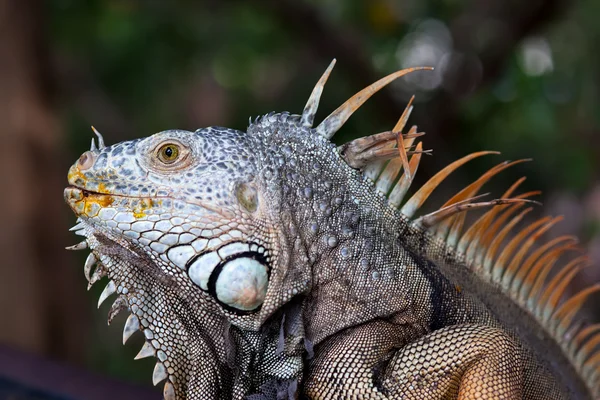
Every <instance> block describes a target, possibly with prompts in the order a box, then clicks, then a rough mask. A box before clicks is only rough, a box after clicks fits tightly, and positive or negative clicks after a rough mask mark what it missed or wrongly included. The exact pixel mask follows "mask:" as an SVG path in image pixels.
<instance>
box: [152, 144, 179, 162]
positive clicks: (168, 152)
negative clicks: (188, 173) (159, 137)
mask: <svg viewBox="0 0 600 400" xmlns="http://www.w3.org/2000/svg"><path fill="white" fill-rule="evenodd" d="M157 156H158V159H159V160H160V161H162V162H163V163H165V164H172V163H174V162H175V161H177V158H178V157H179V146H178V145H176V144H175V143H167V144H164V145H162V146H161V147H160V148H159V149H158V153H157Z"/></svg>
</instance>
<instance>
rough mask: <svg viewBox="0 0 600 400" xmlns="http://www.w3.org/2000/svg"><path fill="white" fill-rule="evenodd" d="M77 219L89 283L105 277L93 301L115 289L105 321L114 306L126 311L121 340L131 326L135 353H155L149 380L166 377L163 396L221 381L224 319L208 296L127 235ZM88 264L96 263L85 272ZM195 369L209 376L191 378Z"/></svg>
mask: <svg viewBox="0 0 600 400" xmlns="http://www.w3.org/2000/svg"><path fill="white" fill-rule="evenodd" d="M79 221H80V222H79V223H78V225H76V227H75V228H77V231H76V233H77V234H79V235H82V236H84V237H85V238H86V239H85V243H86V244H87V246H88V247H89V249H90V250H91V253H90V255H89V256H88V259H87V260H86V263H85V266H84V270H85V274H86V277H87V278H88V280H89V282H90V285H89V287H91V285H93V284H94V283H96V282H97V281H99V280H101V279H102V278H103V277H107V278H108V283H107V285H106V287H105V289H104V291H103V292H102V293H101V295H100V298H99V301H98V307H100V306H101V305H102V303H103V302H104V301H105V300H106V299H107V298H108V297H110V296H112V295H113V294H117V297H116V298H115V299H114V302H113V304H112V306H111V308H110V311H109V314H108V315H109V316H108V323H109V324H110V323H111V322H112V320H113V318H114V317H115V316H116V315H117V314H118V313H119V312H120V311H123V310H127V311H128V312H129V313H130V315H129V316H128V318H127V321H126V322H125V326H124V329H123V344H125V343H126V342H127V340H128V339H129V338H130V337H131V336H132V335H133V334H134V333H135V332H138V331H139V332H142V333H143V334H144V337H145V342H144V346H143V347H142V349H141V350H140V351H139V353H138V355H137V356H136V357H135V358H136V359H141V358H146V357H150V356H154V357H155V358H156V359H157V362H156V366H155V368H154V371H153V375H152V381H153V383H154V384H155V385H157V384H158V383H160V382H162V381H165V380H166V382H165V386H164V396H165V399H169V400H171V399H175V398H184V397H185V393H187V392H188V391H190V390H191V388H192V386H195V390H204V389H202V388H201V387H202V386H203V385H210V386H215V385H218V384H219V382H221V381H220V380H219V379H223V378H225V379H227V374H228V367H227V365H226V354H225V350H224V337H223V336H224V335H223V332H225V330H226V320H225V319H224V318H223V317H222V315H220V314H219V313H218V308H217V306H216V305H213V307H212V309H211V307H210V305H207V304H209V303H208V302H206V301H203V300H202V299H200V298H199V297H198V291H197V288H196V287H195V286H194V285H193V284H191V282H190V281H189V279H187V278H185V277H184V276H179V275H177V269H178V268H177V267H175V268H172V267H171V268H169V267H168V266H167V265H165V262H164V261H163V260H161V259H160V258H153V257H150V256H149V255H148V253H147V252H146V251H145V250H143V249H141V248H140V247H139V246H138V245H137V244H136V243H135V242H134V241H133V240H131V239H129V238H127V237H123V236H119V235H115V234H114V233H113V232H111V231H110V229H106V227H102V226H99V225H97V224H96V222H95V221H94V220H93V219H90V218H86V217H84V218H81V219H79ZM93 264H96V268H95V270H94V272H93V273H92V274H91V276H90V270H91V269H92V268H93ZM181 275H183V273H181ZM89 287H88V288H89ZM182 318H184V319H185V323H184V321H183V319H182ZM190 326H193V329H189V328H190ZM190 344H191V347H190ZM194 371H196V372H194ZM198 371H202V375H204V376H207V377H210V376H212V378H210V379H206V380H205V379H202V380H200V381H195V382H191V381H190V380H189V379H190V377H192V376H195V375H196V374H197V373H198ZM219 377H220V378H219ZM221 383H222V382H221ZM206 390H208V391H212V392H215V391H217V392H218V390H219V389H218V388H211V389H206Z"/></svg>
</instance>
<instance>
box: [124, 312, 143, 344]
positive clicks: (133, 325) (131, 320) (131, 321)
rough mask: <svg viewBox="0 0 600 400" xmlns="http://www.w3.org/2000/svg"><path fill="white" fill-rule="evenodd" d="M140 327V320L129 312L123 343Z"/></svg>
mask: <svg viewBox="0 0 600 400" xmlns="http://www.w3.org/2000/svg"><path fill="white" fill-rule="evenodd" d="M139 329H140V320H139V319H138V317H136V316H135V315H133V314H129V317H127V321H125V326H124V327H123V344H125V343H127V341H128V340H129V338H130V337H131V336H132V335H133V334H134V333H135V332H137V331H139Z"/></svg>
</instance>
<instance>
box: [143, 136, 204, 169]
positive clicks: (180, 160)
mask: <svg viewBox="0 0 600 400" xmlns="http://www.w3.org/2000/svg"><path fill="white" fill-rule="evenodd" d="M168 145H172V146H174V147H175V148H176V149H177V150H176V151H177V153H178V154H177V156H178V157H177V158H176V159H174V160H172V161H166V160H163V159H161V155H160V151H161V150H162V149H163V148H165V146H168ZM150 154H151V155H150V163H149V164H150V166H152V167H153V168H155V169H157V170H159V171H173V170H181V169H184V168H186V167H189V166H190V165H191V164H192V163H193V161H194V157H192V151H191V149H190V147H189V146H187V145H185V144H183V143H181V142H180V141H179V140H176V139H167V140H163V141H161V142H160V143H158V144H157V145H156V146H154V148H153V149H152V151H151V152H150Z"/></svg>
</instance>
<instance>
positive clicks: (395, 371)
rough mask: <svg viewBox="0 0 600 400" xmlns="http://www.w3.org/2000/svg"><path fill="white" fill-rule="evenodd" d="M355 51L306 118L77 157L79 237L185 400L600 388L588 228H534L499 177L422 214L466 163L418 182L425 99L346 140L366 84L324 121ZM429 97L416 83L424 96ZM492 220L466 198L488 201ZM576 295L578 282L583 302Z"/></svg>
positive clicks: (175, 135) (72, 174) (514, 394)
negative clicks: (339, 140)
mask: <svg viewBox="0 0 600 400" xmlns="http://www.w3.org/2000/svg"><path fill="white" fill-rule="evenodd" d="M334 63H335V60H334V62H332V63H331V64H330V66H329V67H328V68H327V70H326V71H325V73H324V74H323V76H322V77H321V78H320V80H319V81H318V83H317V85H316V86H315V88H314V89H313V91H312V94H311V95H310V98H309V100H308V102H307V104H306V107H305V108H304V110H303V112H302V114H301V115H294V114H290V113H287V112H282V113H269V114H267V115H264V116H262V117H259V118H256V119H255V120H254V121H252V120H251V121H250V123H249V126H248V128H247V131H246V132H241V131H237V130H234V129H229V128H222V127H209V128H203V129H199V130H197V131H195V132H188V131H184V130H168V131H164V132H160V133H157V134H154V135H152V136H149V137H147V138H144V139H137V140H132V141H126V142H122V143H118V144H115V145H112V146H105V144H104V141H103V139H102V136H101V135H100V134H99V133H98V132H97V131H96V134H97V137H98V146H96V144H95V142H94V140H93V139H92V146H91V149H90V150H89V151H86V152H85V153H83V155H81V157H80V158H79V159H78V160H77V162H75V164H74V165H73V166H72V167H71V168H70V170H69V173H68V181H69V184H70V186H68V187H67V188H66V189H65V199H66V201H67V203H68V204H69V206H70V207H71V208H72V209H73V211H74V212H75V214H76V215H77V216H78V224H77V225H76V226H75V227H74V228H73V230H74V231H75V233H77V234H79V235H82V236H84V237H85V240H84V241H82V242H81V243H79V244H77V245H74V246H71V247H70V249H74V250H80V249H90V250H91V253H90V255H89V256H88V258H87V260H86V262H85V266H84V272H85V276H86V278H87V279H88V281H89V285H90V286H91V285H93V284H94V283H95V282H97V281H99V280H100V279H102V278H103V277H105V276H107V277H108V279H109V280H108V284H107V285H106V288H105V290H104V291H103V292H102V294H101V295H100V299H99V302H98V306H100V304H102V303H103V302H104V301H105V300H106V298H107V297H108V296H110V295H112V294H114V293H116V294H117V297H116V300H115V301H114V304H113V306H112V308H111V309H110V312H109V322H110V320H112V318H113V317H114V316H115V315H116V314H117V313H118V312H119V311H122V310H127V311H128V312H129V313H130V315H129V317H128V318H127V321H126V323H125V328H124V332H123V342H124V343H125V342H126V341H127V340H128V338H129V337H131V335H132V334H133V333H135V332H138V331H141V332H143V334H144V336H145V344H144V346H143V348H142V349H141V351H140V352H139V354H138V356H137V357H136V358H141V357H147V356H154V357H156V359H157V363H156V367H155V369H154V373H153V377H152V379H153V382H154V384H155V385H156V384H158V383H159V382H162V381H166V383H165V385H164V397H165V398H166V399H213V398H214V399H230V398H233V399H242V398H247V399H254V400H257V399H276V398H277V399H288V398H289V399H295V398H310V399H521V398H523V399H566V398H576V399H592V398H600V397H599V396H600V385H599V378H600V352H599V351H598V349H597V347H598V343H600V324H591V323H585V322H584V321H582V320H580V318H576V316H575V315H576V314H577V313H578V311H579V309H580V307H581V306H582V303H583V302H584V301H585V300H586V298H588V297H589V295H590V294H592V293H594V292H596V291H598V290H599V289H600V285H598V284H596V285H593V286H590V287H588V288H585V289H583V290H581V291H580V292H578V293H576V294H574V295H572V296H570V297H569V296H565V295H564V294H565V288H566V286H567V284H568V283H569V282H570V281H571V280H572V278H573V277H574V275H575V274H577V272H578V271H580V270H581V269H582V268H584V267H585V266H586V265H588V263H589V260H588V258H587V257H586V256H585V255H578V256H577V255H576V256H574V258H573V259H572V261H570V262H567V263H566V265H565V266H564V267H563V268H562V269H560V271H559V272H558V273H557V274H555V275H552V274H551V271H553V266H554V265H555V264H556V263H557V262H559V261H560V260H562V259H563V255H565V254H567V253H573V252H574V251H575V252H576V251H577V244H576V239H575V238H573V237H571V236H561V237H558V238H556V239H553V240H550V241H548V242H545V243H539V238H540V237H541V236H542V235H543V234H544V233H545V232H546V231H547V230H548V229H550V228H551V226H552V225H554V224H555V223H556V222H557V221H558V220H559V218H550V217H546V218H541V219H539V220H537V221H535V222H533V223H530V224H528V225H527V226H526V227H524V228H522V229H521V230H518V231H515V230H514V228H515V227H516V226H517V224H518V223H519V222H520V221H521V220H523V219H524V217H525V215H526V214H527V213H528V212H529V211H530V210H531V207H529V206H530V204H528V203H531V202H532V200H530V197H532V196H533V195H535V194H537V192H527V193H521V194H516V193H517V191H518V187H519V185H520V184H521V183H522V182H523V180H524V178H522V179H519V180H518V181H516V182H515V183H514V184H513V185H512V186H510V188H508V189H507V190H506V192H505V193H504V194H503V195H502V196H501V197H499V198H498V199H496V200H491V201H483V200H482V199H481V197H482V196H481V195H479V194H478V193H479V192H480V190H481V188H482V186H483V185H484V184H485V183H486V182H487V181H489V180H490V179H491V178H493V177H494V176H495V175H496V174H498V173H500V172H501V171H503V170H505V169H506V168H509V167H511V166H513V165H515V164H517V163H520V162H522V161H523V160H518V161H513V162H502V163H499V164H498V165H496V166H495V167H493V168H492V169H490V170H489V171H487V172H486V173H484V174H483V175H481V177H480V178H479V179H477V180H475V181H474V182H473V183H472V184H470V185H468V186H467V187H465V188H464V189H462V190H460V191H458V192H457V194H456V195H454V196H453V197H451V198H450V199H448V200H447V201H446V202H445V203H444V205H443V206H442V207H441V208H440V209H439V210H437V211H435V212H431V213H428V214H425V215H421V216H417V215H418V211H419V209H420V208H421V206H422V204H423V203H424V202H425V200H426V199H427V198H428V197H430V195H431V193H432V191H433V190H434V189H435V188H436V186H438V184H439V183H440V182H441V181H443V180H445V178H446V177H447V176H448V175H449V174H450V173H451V172H452V171H454V170H455V169H457V168H459V167H460V166H462V165H463V164H465V163H467V162H468V161H470V160H472V159H474V158H477V157H480V156H484V155H488V154H491V153H493V152H489V151H485V152H478V153H474V154H470V155H467V156H465V157H463V158H461V159H459V160H458V161H456V162H454V163H452V164H450V165H449V166H447V167H446V168H444V169H443V170H442V171H440V172H439V173H438V174H436V175H435V176H434V177H432V178H431V179H430V180H429V181H428V182H427V183H425V184H424V185H423V186H422V187H420V188H419V189H418V190H414V191H413V192H411V193H412V195H410V196H408V194H409V190H410V185H411V182H412V180H413V178H414V176H415V173H416V170H417V167H418V166H419V162H420V159H421V157H422V155H423V154H425V153H426V151H425V150H423V146H422V143H421V142H418V143H416V142H417V138H418V137H420V136H421V135H422V133H420V132H418V131H417V128H416V127H415V126H413V127H412V128H411V129H409V130H408V131H407V132H405V133H403V132H402V131H403V129H404V126H405V124H406V122H407V119H408V117H409V114H410V112H411V110H412V105H411V103H409V105H408V106H407V108H406V110H405V111H404V113H403V114H402V115H401V117H400V119H399V121H398V123H397V124H396V126H395V127H394V128H393V129H392V130H391V131H386V132H382V133H378V134H375V135H372V136H368V137H363V138H359V139H356V140H353V141H351V142H349V143H346V144H344V145H342V146H339V147H336V146H335V145H334V144H333V143H332V142H331V141H330V139H331V138H332V136H333V135H334V133H335V132H336V131H338V130H339V129H340V128H341V127H342V126H343V125H344V123H345V122H346V121H347V119H348V118H349V117H350V116H351V114H352V113H353V112H354V111H355V110H356V109H358V108H359V107H360V106H361V105H362V104H363V103H364V102H365V101H366V100H367V99H368V98H369V97H370V96H371V95H372V94H374V93H375V92H377V91H378V90H380V89H381V88H382V87H384V86H385V85H387V84H388V83H390V82H391V81H393V80H394V79H397V78H399V77H401V76H403V75H405V74H407V73H409V72H413V71H415V70H418V69H426V68H411V69H406V70H402V71H398V72H396V73H393V74H391V75H389V76H387V77H385V78H383V79H381V80H379V81H377V82H375V83H374V84H372V85H370V86H368V87H367V88H365V89H363V90H362V91H360V92H359V93H357V94H356V95H355V96H353V97H352V98H351V99H349V100H348V101H346V102H345V103H344V104H343V105H342V106H340V107H339V108H338V109H336V110H335V111H334V112H333V113H331V114H330V115H329V116H328V117H327V118H325V119H324V120H323V121H322V122H321V123H320V124H319V125H318V126H316V127H313V121H314V117H315V113H316V110H317V107H318V104H319V99H320V96H321V93H322V90H323V87H324V85H325V82H326V81H327V79H328V76H329V74H330V72H331V70H332V68H333V65H334ZM411 102H412V100H411ZM486 207H487V209H486V210H485V212H484V213H483V214H482V215H481V216H480V217H479V218H478V219H476V220H475V221H474V222H473V223H470V224H468V223H467V222H466V219H465V214H466V211H468V210H470V209H475V208H486ZM563 297H564V299H563Z"/></svg>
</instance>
